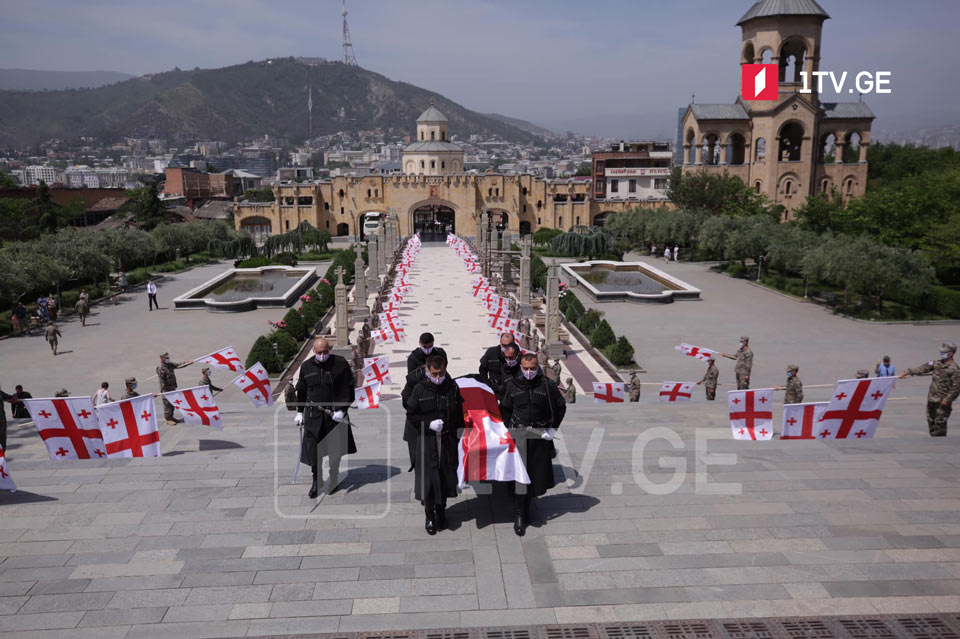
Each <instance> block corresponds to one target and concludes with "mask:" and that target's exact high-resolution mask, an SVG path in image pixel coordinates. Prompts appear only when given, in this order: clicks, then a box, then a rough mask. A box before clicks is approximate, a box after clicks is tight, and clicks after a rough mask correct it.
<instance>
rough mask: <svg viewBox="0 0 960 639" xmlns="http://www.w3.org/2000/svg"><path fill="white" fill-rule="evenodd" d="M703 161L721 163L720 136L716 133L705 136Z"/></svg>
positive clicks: (705, 162)
mask: <svg viewBox="0 0 960 639" xmlns="http://www.w3.org/2000/svg"><path fill="white" fill-rule="evenodd" d="M703 163H704V164H720V137H719V136H718V135H717V134H715V133H708V134H707V135H706V136H705V137H704V138H703Z"/></svg>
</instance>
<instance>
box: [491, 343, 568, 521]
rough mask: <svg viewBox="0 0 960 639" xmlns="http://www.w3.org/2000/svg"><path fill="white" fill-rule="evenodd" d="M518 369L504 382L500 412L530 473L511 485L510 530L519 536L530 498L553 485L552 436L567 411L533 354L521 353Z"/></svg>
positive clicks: (554, 481) (557, 391)
mask: <svg viewBox="0 0 960 639" xmlns="http://www.w3.org/2000/svg"><path fill="white" fill-rule="evenodd" d="M520 369H521V370H520V376H519V377H514V378H513V379H510V380H508V381H507V383H506V388H505V389H504V392H503V398H502V399H501V401H500V414H501V415H502V416H503V423H504V424H505V425H506V426H507V428H508V429H509V430H510V435H511V436H512V437H513V439H514V441H515V442H516V445H517V450H518V451H519V453H520V456H521V458H522V459H523V464H524V466H525V467H526V469H527V474H528V475H530V485H529V486H528V485H526V484H520V483H514V484H513V490H514V503H513V506H514V522H513V531H514V532H515V533H516V534H517V535H519V536H521V537H522V536H523V534H524V533H525V532H526V527H527V525H528V524H529V523H530V501H531V499H532V498H533V497H534V496H536V497H539V496H540V495H542V494H544V493H545V492H547V491H548V490H549V489H551V488H553V487H554V486H555V485H556V480H555V479H554V475H553V454H554V451H555V448H554V445H553V438H554V437H555V436H556V433H557V429H558V428H559V427H560V422H562V421H563V416H564V414H565V413H566V412H567V405H566V403H565V402H564V401H563V396H562V395H561V394H560V391H559V389H558V388H557V385H556V383H555V382H553V380H550V379H547V378H546V376H544V375H543V374H542V373H541V371H540V362H539V360H538V359H537V356H536V355H534V354H533V353H527V354H526V355H524V356H523V357H522V358H521V359H520Z"/></svg>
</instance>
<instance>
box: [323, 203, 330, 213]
mask: <svg viewBox="0 0 960 639" xmlns="http://www.w3.org/2000/svg"><path fill="white" fill-rule="evenodd" d="M323 210H324V211H329V210H330V203H329V202H324V203H323Z"/></svg>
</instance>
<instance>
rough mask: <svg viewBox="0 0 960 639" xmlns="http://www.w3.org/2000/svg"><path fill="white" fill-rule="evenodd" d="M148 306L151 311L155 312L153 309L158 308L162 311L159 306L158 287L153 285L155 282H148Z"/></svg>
mask: <svg viewBox="0 0 960 639" xmlns="http://www.w3.org/2000/svg"><path fill="white" fill-rule="evenodd" d="M147 298H148V300H147V304H148V305H149V306H150V310H151V311H152V310H153V307H154V306H156V307H157V310H158V311H159V310H160V305H159V304H157V285H156V284H154V283H153V280H150V281H149V282H147Z"/></svg>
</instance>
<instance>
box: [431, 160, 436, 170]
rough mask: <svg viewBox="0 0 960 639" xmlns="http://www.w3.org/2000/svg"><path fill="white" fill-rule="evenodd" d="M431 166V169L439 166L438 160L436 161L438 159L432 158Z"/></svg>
mask: <svg viewBox="0 0 960 639" xmlns="http://www.w3.org/2000/svg"><path fill="white" fill-rule="evenodd" d="M430 168H431V169H435V168H437V161H436V160H430Z"/></svg>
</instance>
